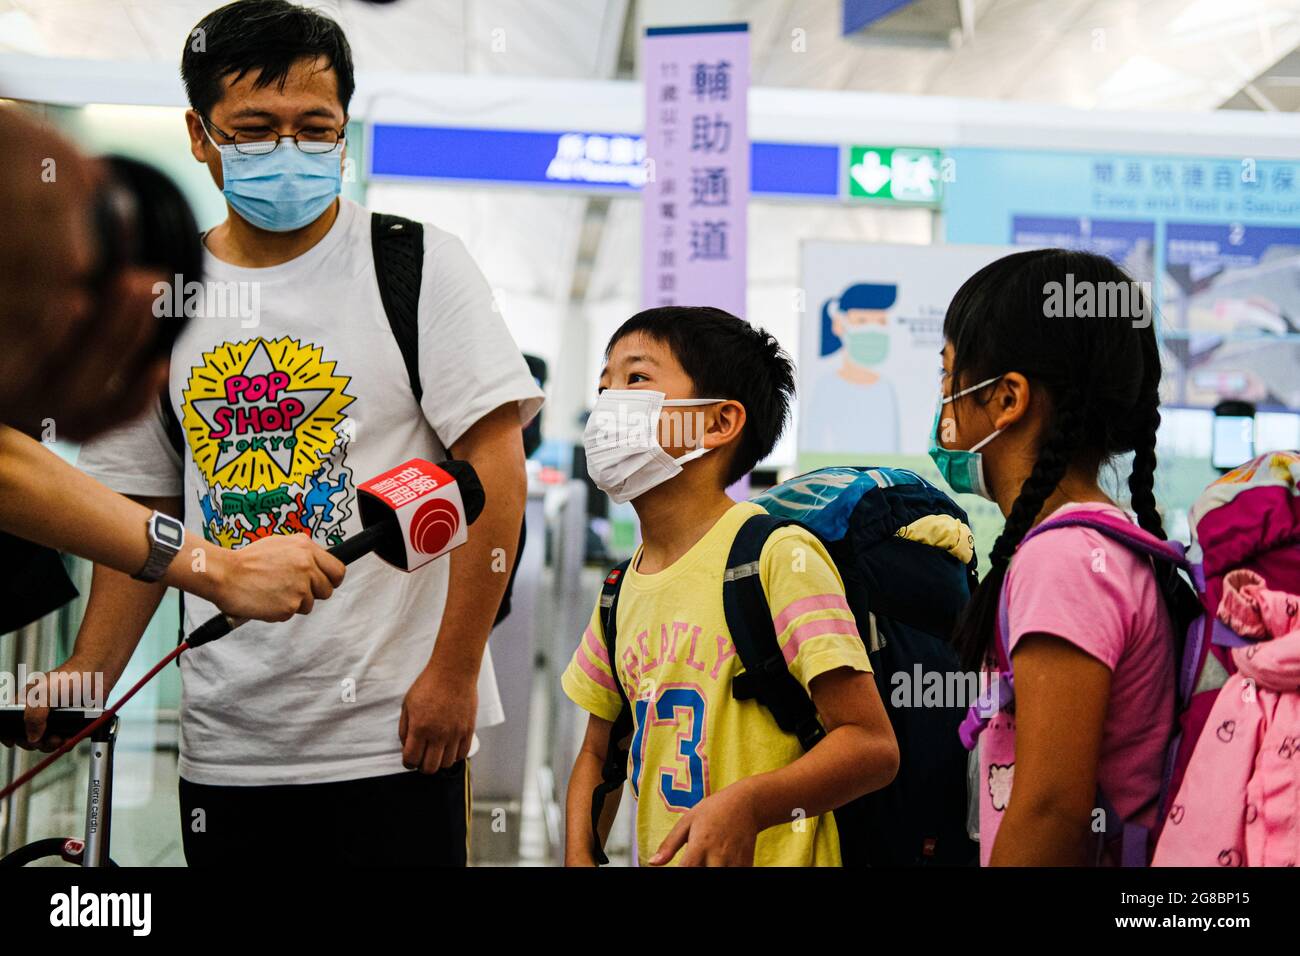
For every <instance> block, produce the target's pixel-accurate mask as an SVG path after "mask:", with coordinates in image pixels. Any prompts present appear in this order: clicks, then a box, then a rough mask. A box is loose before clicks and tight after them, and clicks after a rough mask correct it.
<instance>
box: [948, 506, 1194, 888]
mask: <svg viewBox="0 0 1300 956" xmlns="http://www.w3.org/2000/svg"><path fill="white" fill-rule="evenodd" d="M1056 528H1089V529H1091V530H1093V531H1096V532H1097V533H1099V534H1102V535H1104V536H1105V537H1107V538H1109V539H1110V540H1111V541H1114V542H1115V543H1116V544H1119V545H1122V546H1123V547H1125V548H1128V549H1129V550H1130V551H1132V552H1134V553H1135V554H1138V555H1142V556H1145V557H1147V558H1149V559H1151V561H1152V563H1153V570H1154V571H1155V576H1156V583H1157V586H1158V587H1159V589H1160V593H1161V596H1162V598H1163V600H1164V604H1165V609H1166V611H1167V612H1168V613H1169V615H1170V619H1171V621H1172V623H1173V633H1174V637H1175V642H1176V649H1175V660H1176V661H1178V673H1179V675H1183V674H1184V673H1185V671H1187V669H1189V668H1190V669H1191V670H1192V672H1194V673H1200V672H1201V670H1202V669H1203V668H1204V660H1205V655H1204V646H1203V645H1202V642H1201V641H1200V640H1199V635H1200V633H1201V631H1200V628H1199V620H1200V610H1201V608H1200V604H1199V603H1198V602H1197V600H1196V598H1195V596H1194V595H1193V592H1192V590H1191V588H1190V587H1188V585H1187V583H1186V581H1184V580H1183V578H1182V577H1181V576H1180V575H1179V572H1180V571H1185V572H1189V573H1190V567H1189V564H1188V562H1187V559H1186V556H1185V549H1184V548H1183V546H1182V545H1181V544H1180V543H1179V542H1177V541H1164V540H1162V539H1160V538H1157V537H1156V536H1155V535H1153V534H1151V533H1150V532H1149V531H1145V530H1143V529H1142V528H1140V527H1138V526H1137V525H1134V524H1133V523H1131V522H1130V521H1128V520H1127V519H1125V518H1121V517H1116V516H1115V515H1111V514H1105V513H1098V512H1094V511H1070V512H1067V513H1066V514H1059V515H1054V516H1051V517H1048V518H1047V519H1045V520H1044V521H1042V522H1041V523H1039V524H1038V525H1036V526H1035V527H1034V528H1032V529H1031V530H1030V531H1029V533H1028V534H1026V535H1025V537H1024V539H1023V540H1022V541H1021V542H1020V545H1018V546H1017V547H1018V548H1019V547H1020V546H1023V545H1024V543H1025V542H1026V541H1029V540H1030V539H1032V538H1035V537H1037V536H1038V535H1040V534H1046V533H1047V532H1049V531H1052V530H1054V529H1056ZM1007 600H1008V598H1007V588H1006V586H1005V585H1004V586H1003V588H1002V592H1001V594H1000V595H999V598H998V624H997V641H996V642H995V643H994V648H995V653H996V655H997V665H998V680H997V683H996V685H995V686H992V687H990V688H988V690H987V691H986V693H985V694H984V695H983V697H982V698H981V700H980V701H979V702H977V703H976V704H975V705H974V706H973V707H971V709H970V711H969V712H968V714H967V717H966V719H965V720H964V721H963V722H962V725H961V729H960V734H961V742H962V744H963V745H964V746H965V747H966V749H968V750H971V749H974V747H975V742H976V739H977V738H978V736H979V734H980V733H981V732H982V731H983V730H984V727H985V726H986V725H987V724H988V722H989V719H990V718H991V717H992V715H993V713H994V712H996V710H997V709H999V708H1005V707H1007V706H1008V705H1009V704H1011V703H1012V702H1013V701H1014V700H1015V675H1014V674H1013V672H1012V666H1011V652H1010V646H1011V632H1010V625H1009V623H1008V607H1007ZM1184 633H1185V634H1186V635H1187V638H1186V640H1185V641H1184V640H1179V636H1180V635H1182V634H1184ZM1197 662H1199V663H1197ZM1216 689H1217V688H1216ZM1202 692H1203V689H1202V688H1200V686H1199V681H1196V682H1193V681H1190V680H1184V679H1182V677H1181V676H1180V681H1179V691H1178V695H1177V708H1178V711H1177V712H1178V715H1179V719H1178V721H1176V722H1175V725H1174V732H1173V734H1172V735H1171V737H1170V739H1169V741H1168V743H1167V745H1166V748H1165V756H1164V765H1163V773H1162V777H1161V785H1160V788H1159V792H1158V794H1157V798H1156V799H1157V820H1160V819H1163V816H1164V810H1165V806H1166V801H1167V798H1168V795H1169V794H1170V793H1171V792H1174V791H1172V790H1171V788H1170V780H1171V779H1172V777H1173V774H1174V772H1175V768H1176V767H1177V765H1178V760H1177V754H1178V751H1179V748H1180V741H1181V740H1182V739H1183V735H1184V733H1185V726H1184V725H1185V722H1186V721H1187V720H1188V719H1189V717H1188V715H1189V714H1190V712H1191V709H1192V707H1193V705H1194V704H1195V703H1196V700H1197V695H1199V694H1201V693H1202ZM1198 706H1199V705H1198ZM1207 713H1208V710H1207ZM1201 723H1202V724H1203V723H1204V716H1202V717H1201ZM1193 739H1194V738H1193ZM1097 803H1098V806H1099V807H1100V809H1101V810H1102V813H1103V820H1102V831H1101V832H1100V834H1099V839H1098V841H1097V846H1096V856H1095V859H1094V863H1096V862H1100V860H1101V856H1102V854H1103V852H1104V851H1105V849H1106V847H1107V846H1108V845H1110V844H1112V843H1115V842H1118V843H1119V860H1120V863H1121V865H1122V866H1126V867H1131V866H1146V865H1147V864H1148V863H1149V862H1150V859H1151V853H1152V852H1153V850H1154V848H1155V837H1156V835H1157V833H1158V829H1159V824H1157V828H1156V832H1152V830H1151V828H1149V827H1146V826H1143V825H1141V824H1139V823H1136V822H1134V821H1129V820H1121V818H1120V816H1119V814H1118V812H1117V811H1116V810H1115V809H1114V806H1113V804H1111V802H1110V800H1109V799H1107V797H1106V794H1105V793H1103V792H1102V791H1101V790H1100V789H1098V791H1097ZM1143 809H1145V808H1143Z"/></svg>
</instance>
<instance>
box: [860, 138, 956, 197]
mask: <svg viewBox="0 0 1300 956" xmlns="http://www.w3.org/2000/svg"><path fill="white" fill-rule="evenodd" d="M941 162H942V155H941V154H940V152H939V150H937V149H914V148H912V147H906V146H850V147H849V169H848V175H849V196H851V197H852V198H854V199H884V200H889V201H892V202H903V203H937V202H939V200H940V199H942V198H943V183H942V177H941V176H940V166H941Z"/></svg>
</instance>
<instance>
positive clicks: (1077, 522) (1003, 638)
mask: <svg viewBox="0 0 1300 956" xmlns="http://www.w3.org/2000/svg"><path fill="white" fill-rule="evenodd" d="M1055 528H1089V529H1091V530H1093V531H1096V532H1097V533H1098V534H1102V535H1105V536H1106V537H1107V538H1110V539H1111V540H1112V541H1114V542H1115V543H1117V544H1121V545H1123V546H1124V547H1126V548H1128V549H1129V550H1130V551H1134V552H1136V553H1137V554H1143V555H1146V556H1147V557H1149V558H1151V559H1152V560H1154V561H1156V562H1158V567H1157V574H1156V583H1157V584H1158V585H1159V586H1160V590H1161V592H1162V593H1164V594H1165V595H1166V597H1167V598H1170V599H1172V596H1171V593H1170V589H1171V587H1170V586H1171V583H1172V580H1173V578H1174V577H1176V575H1177V570H1178V569H1182V570H1184V571H1188V572H1189V573H1190V569H1189V567H1188V564H1187V556H1186V553H1185V549H1184V548H1183V546H1182V544H1180V543H1179V542H1177V541H1162V540H1160V539H1159V538H1157V537H1156V536H1155V535H1153V534H1152V533H1151V532H1149V531H1147V530H1145V529H1143V528H1139V527H1138V526H1137V525H1135V524H1133V523H1132V522H1131V521H1128V520H1127V519H1125V518H1116V517H1114V516H1113V515H1107V514H1101V513H1098V512H1096V511H1071V512H1068V513H1066V514H1063V515H1056V516H1053V517H1050V518H1048V519H1046V520H1045V521H1043V522H1041V523H1040V524H1038V525H1037V526H1036V527H1034V528H1031V529H1030V530H1029V533H1028V534H1026V535H1025V536H1024V538H1023V539H1022V540H1021V542H1020V545H1017V547H1018V548H1019V547H1021V546H1023V545H1024V543H1025V542H1026V541H1028V540H1029V539H1030V538H1035V537H1037V536H1038V535H1040V534H1042V533H1043V532H1044V531H1051V530H1053V529H1055ZM1168 610H1169V611H1170V613H1171V614H1172V613H1173V611H1174V607H1173V605H1172V604H1171V605H1170V606H1169V608H1168ZM997 653H998V664H999V666H1000V667H1002V669H1003V670H1004V671H1005V672H1006V673H1008V674H1009V673H1010V672H1011V629H1010V626H1009V624H1008V620H1007V588H1006V584H1005V582H1004V583H1003V586H1002V593H1001V594H999V595H998V644H997Z"/></svg>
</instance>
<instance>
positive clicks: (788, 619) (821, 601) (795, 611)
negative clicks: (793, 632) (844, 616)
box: [772, 594, 849, 636]
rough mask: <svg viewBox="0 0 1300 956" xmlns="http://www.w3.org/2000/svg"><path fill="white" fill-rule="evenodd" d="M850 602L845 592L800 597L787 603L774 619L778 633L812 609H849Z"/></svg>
mask: <svg viewBox="0 0 1300 956" xmlns="http://www.w3.org/2000/svg"><path fill="white" fill-rule="evenodd" d="M848 609H849V602H848V601H846V600H845V599H844V595H843V594H814V595H813V596H812V597H805V598H799V600H797V601H791V602H790V603H789V604H787V605H786V607H785V610H784V611H782V612H781V613H780V614H778V615H777V616H776V617H775V618H773V619H772V620H773V621H774V622H775V624H776V633H777V635H778V636H779V635H781V634H784V633H785V629H786V628H787V627H789V626H790V625H791V624H793V623H794V620H795V618H797V617H800V616H802V615H804V614H809V613H811V612H812V611H848Z"/></svg>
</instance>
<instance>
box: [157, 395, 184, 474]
mask: <svg viewBox="0 0 1300 956" xmlns="http://www.w3.org/2000/svg"><path fill="white" fill-rule="evenodd" d="M158 407H159V409H160V410H161V412H162V422H163V430H164V431H166V432H167V441H168V442H169V443H170V444H171V446H172V450H173V451H174V452H176V454H178V455H180V457H181V461H182V462H183V461H184V460H185V432H184V431H183V430H182V429H181V423H180V419H178V418H177V417H176V410H175V409H174V408H172V400H171V396H170V395H168V394H167V386H166V385H164V386H163V390H162V393H161V394H160V395H159V396H158Z"/></svg>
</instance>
